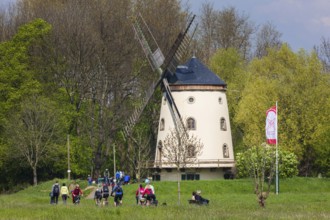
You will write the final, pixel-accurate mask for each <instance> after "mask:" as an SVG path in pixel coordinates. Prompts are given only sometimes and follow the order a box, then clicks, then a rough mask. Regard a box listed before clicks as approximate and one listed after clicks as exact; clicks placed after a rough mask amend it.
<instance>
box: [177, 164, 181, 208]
mask: <svg viewBox="0 0 330 220" xmlns="http://www.w3.org/2000/svg"><path fill="white" fill-rule="evenodd" d="M177 179H178V205H180V204H181V202H180V201H181V188H180V169H178V170H177Z"/></svg>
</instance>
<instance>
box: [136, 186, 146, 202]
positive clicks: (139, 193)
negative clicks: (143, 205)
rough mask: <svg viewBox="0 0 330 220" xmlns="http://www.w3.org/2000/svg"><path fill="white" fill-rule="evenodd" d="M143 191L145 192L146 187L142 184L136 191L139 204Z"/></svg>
mask: <svg viewBox="0 0 330 220" xmlns="http://www.w3.org/2000/svg"><path fill="white" fill-rule="evenodd" d="M143 193H144V188H143V186H142V184H140V186H139V188H138V189H137V190H136V193H135V197H136V204H137V205H138V204H139V202H140V201H141V199H142V195H143Z"/></svg>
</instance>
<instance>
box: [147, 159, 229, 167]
mask: <svg viewBox="0 0 330 220" xmlns="http://www.w3.org/2000/svg"><path fill="white" fill-rule="evenodd" d="M175 164H176V163H175V162H171V161H159V160H148V161H144V162H142V167H144V168H148V169H149V168H160V169H161V168H176V165H175ZM234 165H235V162H234V160H232V159H200V160H194V161H191V162H184V167H185V168H221V167H234Z"/></svg>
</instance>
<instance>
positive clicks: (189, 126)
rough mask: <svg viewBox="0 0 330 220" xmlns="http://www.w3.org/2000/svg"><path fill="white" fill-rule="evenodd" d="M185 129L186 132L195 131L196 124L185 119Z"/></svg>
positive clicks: (193, 120)
mask: <svg viewBox="0 0 330 220" xmlns="http://www.w3.org/2000/svg"><path fill="white" fill-rule="evenodd" d="M187 129H188V130H196V122H195V119H193V118H188V119H187Z"/></svg>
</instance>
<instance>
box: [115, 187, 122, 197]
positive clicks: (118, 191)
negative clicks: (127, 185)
mask: <svg viewBox="0 0 330 220" xmlns="http://www.w3.org/2000/svg"><path fill="white" fill-rule="evenodd" d="M122 194H123V189H122V188H121V187H120V186H117V189H116V195H122Z"/></svg>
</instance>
